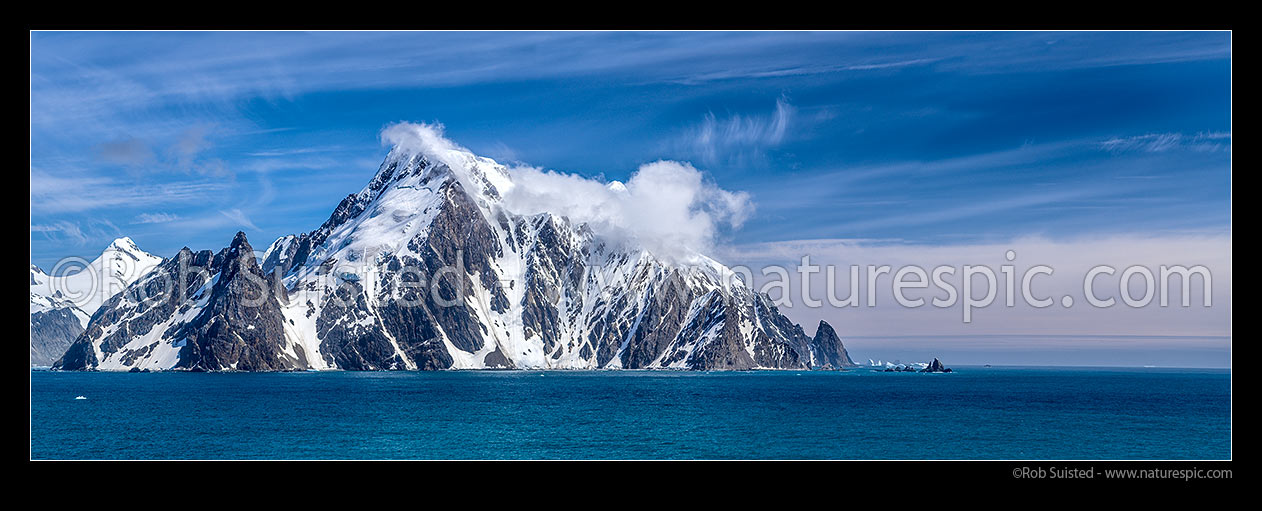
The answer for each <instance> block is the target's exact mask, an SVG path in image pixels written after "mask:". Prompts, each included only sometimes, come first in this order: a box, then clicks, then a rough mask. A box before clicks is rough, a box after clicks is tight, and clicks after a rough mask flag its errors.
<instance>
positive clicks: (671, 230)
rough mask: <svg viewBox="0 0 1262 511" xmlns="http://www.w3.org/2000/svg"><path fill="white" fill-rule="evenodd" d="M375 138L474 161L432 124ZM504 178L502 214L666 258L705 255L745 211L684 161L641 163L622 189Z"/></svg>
mask: <svg viewBox="0 0 1262 511" xmlns="http://www.w3.org/2000/svg"><path fill="white" fill-rule="evenodd" d="M381 139H382V142H383V143H386V144H390V145H392V146H393V151H402V152H405V153H421V154H425V155H427V156H430V157H433V158H436V159H438V160H439V161H442V162H443V163H446V164H447V165H448V166H449V167H452V168H453V169H462V168H463V166H464V165H466V164H467V163H468V162H469V161H471V159H472V158H477V157H475V156H473V154H472V153H471V152H469V151H468V150H467V149H465V148H464V147H462V146H460V145H459V144H456V143H455V142H453V141H451V140H450V139H448V138H446V136H445V134H444V131H443V126H442V125H441V124H437V123H435V124H426V123H406V122H402V123H397V124H392V125H390V126H387V127H386V128H385V129H383V130H382V132H381ZM482 160H484V161H491V160H486V159H482ZM458 172H459V171H458ZM507 174H508V176H509V179H511V184H508V185H507V186H499V185H497V187H498V188H500V189H499V192H500V194H501V195H502V197H503V202H502V206H503V207H504V208H505V209H507V210H509V211H510V212H512V213H515V214H520V215H534V214H539V213H552V214H555V215H560V216H564V217H567V218H569V219H570V220H571V221H573V222H575V223H576V224H587V225H588V226H589V227H591V228H592V230H593V231H594V232H596V233H597V234H599V235H601V236H603V237H606V238H608V239H613V240H625V241H633V242H635V243H638V244H639V245H641V246H643V247H644V248H646V249H648V250H649V251H650V252H652V253H653V254H654V255H656V256H658V257H662V258H667V259H677V258H682V257H686V256H688V255H691V254H693V253H696V252H702V253H704V252H707V251H708V250H709V249H711V248H713V246H714V244H715V242H716V240H717V239H718V237H719V236H720V235H721V234H722V233H723V232H724V230H730V229H734V228H738V227H740V225H741V224H742V223H743V222H744V221H745V220H746V219H748V218H749V215H750V214H751V213H752V212H753V203H752V201H751V200H750V196H749V194H748V193H745V192H739V191H729V190H725V189H723V188H720V187H719V186H718V185H717V184H716V183H714V182H713V180H711V179H709V178H708V177H707V175H706V174H705V173H704V172H702V171H701V170H698V169H697V168H696V167H694V166H693V165H692V164H691V163H687V162H678V161H670V160H659V161H655V162H652V163H646V164H644V165H641V166H640V167H639V168H638V169H636V170H635V172H633V173H632V174H631V177H630V178H629V179H627V181H626V182H625V183H623V182H621V181H604V180H601V179H593V178H589V177H584V176H581V175H578V174H567V173H563V172H557V171H553V170H547V169H542V168H538V167H530V166H524V165H521V166H514V167H511V168H507ZM460 178H461V179H462V180H467V179H468V177H467V176H463V175H461V176H460Z"/></svg>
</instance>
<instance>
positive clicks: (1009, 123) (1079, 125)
mask: <svg viewBox="0 0 1262 511" xmlns="http://www.w3.org/2000/svg"><path fill="white" fill-rule="evenodd" d="M1230 101H1231V39H1230V34H1229V33H1223V32H1216V33H1196V32H1159V33H1144V32H1128V33H1107V32H1074V33H1040V32H1016V33H993V32H983V33H962V32H930V33H915V32H896V33H886V32H840V33H837V32H832V33H779V32H753V33H599V32H566V33H382V32H371V33H297V32H285V33H231V32H229V33H152V32H150V33H46V32H39V33H33V34H32V36H31V259H32V262H34V263H36V264H39V265H41V266H43V267H46V268H48V267H51V266H52V265H53V263H54V262H55V261H56V260H57V259H58V258H60V257H64V256H68V255H82V256H94V255H95V254H96V253H98V252H99V251H100V250H101V249H102V248H103V247H104V246H105V245H106V244H108V242H109V241H110V240H112V239H113V238H115V237H117V236H120V235H128V236H131V237H132V238H133V239H135V240H136V242H137V243H138V244H139V245H140V246H141V247H142V248H144V249H146V250H148V251H150V252H153V253H155V254H158V255H162V256H169V255H171V254H173V253H174V252H175V251H177V250H178V249H179V248H180V247H182V246H185V245H187V246H189V247H191V248H194V249H218V248H221V247H223V246H225V245H226V244H227V243H228V242H229V241H230V240H231V238H232V235H233V233H235V232H236V231H238V230H243V231H245V232H246V233H247V234H248V235H249V237H250V239H251V240H252V242H253V243H254V244H255V245H256V246H257V247H258V248H263V247H264V246H266V245H267V243H269V242H270V241H271V240H272V239H275V238H276V237H277V236H280V235H283V234H289V233H296V232H303V231H309V230H311V229H313V228H315V227H317V226H318V225H319V224H320V223H321V222H323V221H324V220H325V219H326V218H327V216H328V214H329V213H330V212H331V211H332V209H333V207H334V206H335V205H336V204H337V202H338V201H339V200H340V199H341V198H342V197H344V196H345V195H346V194H348V193H353V192H355V191H357V190H358V189H359V188H361V187H362V186H363V185H364V183H365V182H366V181H367V180H368V179H369V178H370V177H371V176H372V174H373V173H374V172H375V170H376V168H377V164H378V163H379V162H380V160H381V158H382V157H383V156H384V155H385V152H386V151H387V148H385V147H383V146H382V145H381V142H380V138H379V133H380V131H381V129H382V128H383V127H384V126H386V125H388V124H390V123H393V122H397V121H416V122H440V123H442V124H443V125H445V126H446V132H447V136H448V137H449V138H451V139H452V140H454V141H456V142H458V143H459V144H461V145H464V146H466V147H468V148H470V149H472V150H473V151H475V152H477V153H479V154H483V155H486V156H490V157H494V158H496V159H499V160H501V161H505V162H522V163H525V164H529V165H533V166H539V167H544V168H548V169H555V170H559V171H564V172H570V173H577V174H580V175H584V176H588V177H596V178H603V179H606V180H612V179H619V180H625V179H626V178H627V177H628V176H629V175H630V173H632V172H633V171H634V170H635V169H636V168H637V167H638V166H639V165H641V164H644V163H647V162H651V161H655V160H658V159H671V160H680V161H688V162H691V163H692V164H693V165H695V166H696V167H697V168H699V169H702V170H704V171H705V172H706V173H707V175H708V177H709V179H712V180H713V181H714V182H715V183H717V184H718V185H719V186H721V187H722V188H724V189H727V190H735V191H745V192H748V193H749V194H750V195H751V197H752V199H753V203H754V205H755V208H756V209H755V211H754V213H753V214H752V216H751V217H750V218H749V220H748V221H746V222H745V223H744V224H742V225H741V226H740V227H739V228H738V229H734V230H728V231H725V232H723V233H722V236H723V239H722V242H723V243H724V244H726V245H739V246H747V245H750V244H766V243H777V242H790V241H800V240H832V239H844V240H876V241H881V242H888V243H896V244H898V243H901V244H911V245H933V246H940V245H953V244H985V243H993V242H1002V241H1004V240H1010V239H1014V238H1020V237H1030V236H1039V237H1046V238H1049V239H1080V238H1083V237H1096V238H1099V237H1109V236H1134V235H1141V236H1148V237H1154V236H1155V237H1160V236H1193V237H1195V236H1211V237H1212V236H1225V237H1226V239H1227V240H1228V242H1227V243H1228V244H1227V245H1226V249H1227V251H1228V252H1229V251H1230V244H1229V239H1230V228H1231V220H1230V179H1231V174H1230V162H1231V151H1230V150H1231V102H1230ZM1228 260H1229V255H1228ZM1222 330H1224V331H1225V330H1226V327H1224V328H1223V329H1222ZM1211 333H1214V334H1221V333H1222V332H1211Z"/></svg>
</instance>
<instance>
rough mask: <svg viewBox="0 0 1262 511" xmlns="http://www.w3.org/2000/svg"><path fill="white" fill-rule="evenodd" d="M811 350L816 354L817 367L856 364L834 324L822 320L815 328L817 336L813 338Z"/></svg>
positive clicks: (837, 366) (840, 366) (839, 366)
mask: <svg viewBox="0 0 1262 511" xmlns="http://www.w3.org/2000/svg"><path fill="white" fill-rule="evenodd" d="M811 352H812V353H813V354H814V359H813V360H814V361H815V363H814V365H815V366H816V367H825V368H842V367H851V366H854V365H855V363H854V361H853V360H850V354H849V353H847V352H846V347H845V346H843V345H842V344H841V338H839V337H837V332H836V331H834V330H833V327H832V325H829V324H828V323H827V322H825V321H822V320H821V321H820V322H819V327H818V329H816V330H815V337H814V338H813V339H811Z"/></svg>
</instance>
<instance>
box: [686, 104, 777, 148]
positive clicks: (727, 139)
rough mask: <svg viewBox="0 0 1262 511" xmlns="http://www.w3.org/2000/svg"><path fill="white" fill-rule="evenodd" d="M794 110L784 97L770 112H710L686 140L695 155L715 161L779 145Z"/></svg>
mask: <svg viewBox="0 0 1262 511" xmlns="http://www.w3.org/2000/svg"><path fill="white" fill-rule="evenodd" d="M796 113H797V109H796V108H794V107H793V105H790V104H789V101H788V100H787V99H786V98H784V97H783V96H781V97H780V98H777V99H776V108H775V110H774V111H773V112H772V113H771V114H769V115H763V116H759V115H753V116H746V115H740V114H734V115H731V116H729V117H727V118H726V119H722V120H720V119H718V118H717V117H715V115H714V114H713V113H709V114H706V116H705V118H704V119H703V120H702V122H701V124H700V125H699V126H697V127H696V128H694V129H693V130H692V131H691V132H690V133H688V134H687V136H686V141H687V143H688V144H689V145H690V146H691V148H690V149H691V150H692V152H693V153H694V154H697V155H699V156H700V157H701V158H703V159H704V160H705V161H706V162H709V163H715V162H718V161H720V160H721V159H723V157H725V156H728V155H732V154H736V155H743V154H748V153H750V152H758V151H762V150H765V149H769V148H773V147H776V146H779V145H780V144H781V143H782V142H784V139H785V135H786V133H787V132H788V130H789V125H790V124H791V123H792V122H793V119H794V116H795V114H796Z"/></svg>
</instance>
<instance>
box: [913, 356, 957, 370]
mask: <svg viewBox="0 0 1262 511" xmlns="http://www.w3.org/2000/svg"><path fill="white" fill-rule="evenodd" d="M920 372H922V373H949V372H951V368H949V367H946V366H943V365H942V362H941V361H940V360H938V359H937V358H934V359H933V362H932V363H930V364H929V367H926V368H924V369H921V370H920Z"/></svg>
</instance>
